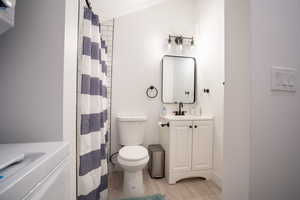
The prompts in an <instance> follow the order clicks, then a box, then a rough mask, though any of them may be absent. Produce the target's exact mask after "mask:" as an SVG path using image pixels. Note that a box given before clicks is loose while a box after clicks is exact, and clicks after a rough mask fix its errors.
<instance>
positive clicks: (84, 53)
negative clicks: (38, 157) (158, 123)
mask: <svg viewBox="0 0 300 200" xmlns="http://www.w3.org/2000/svg"><path fill="white" fill-rule="evenodd" d="M82 9H83V11H81V13H82V14H81V17H82V19H81V21H80V28H79V30H80V31H79V34H80V36H79V38H80V39H79V44H81V45H79V46H80V47H79V48H80V49H79V52H80V54H79V59H78V61H79V63H78V106H77V107H78V108H77V133H78V134H77V152H78V180H77V182H78V198H77V199H78V200H106V199H107V188H108V170H107V142H108V123H107V114H108V113H107V108H108V100H107V64H106V58H107V55H106V54H107V47H106V46H105V41H103V40H102V38H101V27H100V22H99V17H98V15H96V14H94V13H93V12H92V10H90V9H89V8H86V7H84V8H82Z"/></svg>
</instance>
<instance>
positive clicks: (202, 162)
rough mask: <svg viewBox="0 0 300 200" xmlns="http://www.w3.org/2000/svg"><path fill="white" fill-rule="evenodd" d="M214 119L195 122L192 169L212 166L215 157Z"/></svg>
mask: <svg viewBox="0 0 300 200" xmlns="http://www.w3.org/2000/svg"><path fill="white" fill-rule="evenodd" d="M212 153H213V123H212V121H199V122H198V121H194V122H193V152H192V170H203V169H211V168H212V159H213V155H212Z"/></svg>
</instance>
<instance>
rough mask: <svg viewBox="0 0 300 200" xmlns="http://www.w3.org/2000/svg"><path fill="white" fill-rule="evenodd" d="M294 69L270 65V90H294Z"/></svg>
mask: <svg viewBox="0 0 300 200" xmlns="http://www.w3.org/2000/svg"><path fill="white" fill-rule="evenodd" d="M296 72H297V71H296V69H295V68H288V67H272V90H274V91H289V92H296Z"/></svg>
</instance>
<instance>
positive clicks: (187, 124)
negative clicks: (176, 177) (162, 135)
mask: <svg viewBox="0 0 300 200" xmlns="http://www.w3.org/2000/svg"><path fill="white" fill-rule="evenodd" d="M192 125H193V123H192V122H191V121H180V122H179V121H178V122H172V124H171V132H170V140H171V141H170V143H171V151H170V152H171V155H170V156H171V169H172V171H173V172H185V171H190V170H191V159H192V148H191V147H192V134H193V128H192V127H193V126H192Z"/></svg>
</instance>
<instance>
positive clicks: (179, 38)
mask: <svg viewBox="0 0 300 200" xmlns="http://www.w3.org/2000/svg"><path fill="white" fill-rule="evenodd" d="M172 38H174V42H175V44H176V45H177V46H178V47H179V49H180V50H182V48H183V44H184V43H185V41H188V42H186V44H190V45H191V47H193V46H194V45H195V41H194V37H185V36H182V35H179V36H178V35H169V38H168V47H169V48H171V45H172V41H173V40H172Z"/></svg>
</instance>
